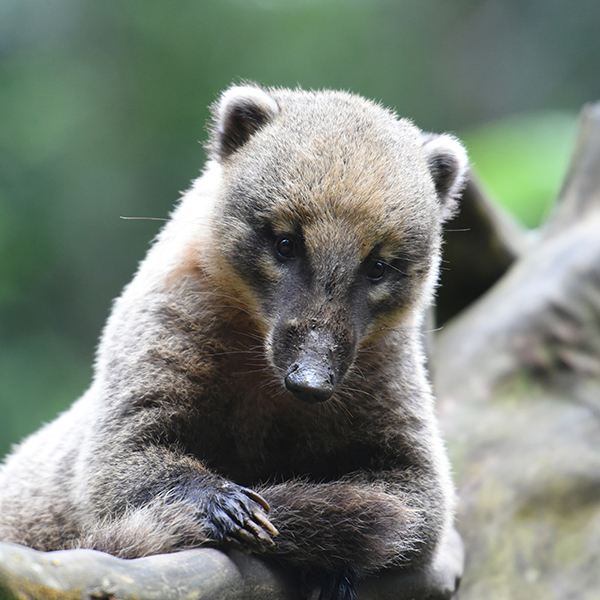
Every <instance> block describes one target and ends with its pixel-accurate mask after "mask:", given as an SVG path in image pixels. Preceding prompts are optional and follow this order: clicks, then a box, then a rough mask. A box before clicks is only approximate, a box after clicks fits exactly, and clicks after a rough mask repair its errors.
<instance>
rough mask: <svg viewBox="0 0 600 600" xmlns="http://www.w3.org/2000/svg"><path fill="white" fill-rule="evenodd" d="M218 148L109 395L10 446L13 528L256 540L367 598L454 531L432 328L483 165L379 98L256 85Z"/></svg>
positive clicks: (119, 317) (32, 532) (111, 345)
mask: <svg viewBox="0 0 600 600" xmlns="http://www.w3.org/2000/svg"><path fill="white" fill-rule="evenodd" d="M210 151H211V161H210V162H209V164H208V166H207V169H206V171H205V174H204V175H203V177H201V178H200V179H199V180H198V181H197V182H196V183H195V184H194V186H193V187H192V189H191V190H190V191H189V192H188V193H187V194H186V196H185V197H184V198H183V200H182V202H181V204H180V206H179V208H178V209H177V210H176V211H175V213H174V215H173V217H172V219H171V221H170V222H169V223H168V224H167V226H166V227H165V229H164V230H163V232H162V233H161V234H160V236H159V238H158V240H157V242H156V243H155V245H154V247H153V248H152V250H151V251H150V253H149V255H148V257H147V258H146V260H145V261H144V263H142V265H141V267H140V269H139V271H138V273H137V275H136V277H135V279H134V280H133V282H132V283H131V284H130V285H129V286H128V287H127V288H126V290H125V291H124V293H123V295H122V296H121V297H120V298H119V299H118V300H117V301H116V303H115V306H114V309H113V312H112V315H111V317H110V319H109V322H108V324H107V327H106V329H105V331H104V334H103V337H102V342H101V345H100V349H99V353H98V359H97V363H96V374H95V378H94V382H93V384H92V386H91V388H90V389H89V390H88V392H87V393H86V394H85V395H84V397H83V398H81V399H80V400H79V401H78V402H77V403H76V404H75V405H74V406H73V408H72V409H71V410H70V411H68V412H67V413H65V414H63V415H62V416H61V417H59V418H58V419H57V420H56V421H55V422H54V423H51V424H49V425H47V426H46V427H45V428H43V429H42V430H41V431H40V432H38V433H37V434H35V435H33V436H32V437H31V438H29V439H28V440H26V441H25V442H24V443H23V444H22V445H21V446H20V447H19V448H18V449H17V450H16V451H15V453H13V455H12V456H10V457H9V458H8V459H7V461H6V463H5V465H4V467H3V469H2V471H1V472H0V538H1V539H4V540H7V541H13V542H18V543H22V544H27V545H30V546H33V547H35V548H39V549H43V550H54V549H58V548H71V547H81V546H82V547H89V548H96V549H98V550H104V551H107V552H110V553H112V554H115V555H117V556H123V557H137V556H144V555H148V554H155V553H159V552H170V551H174V550H179V549H183V548H188V547H194V546H199V545H203V544H209V545H216V546H218V547H224V548H226V547H228V546H235V547H244V548H247V549H250V550H252V551H256V552H262V553H264V555H265V556H266V557H268V558H270V559H273V560H275V561H277V562H280V563H282V564H284V565H287V566H289V567H292V568H295V569H297V570H298V572H299V573H301V574H303V576H304V577H305V578H306V581H307V582H308V583H309V584H310V585H316V586H320V587H321V588H322V592H321V597H322V598H340V599H341V598H352V597H353V595H354V590H355V585H356V581H358V579H359V578H360V577H361V576H362V575H363V574H365V573H372V572H375V571H377V570H379V569H382V568H385V567H392V566H400V567H407V566H410V567H418V566H419V565H424V564H426V563H428V562H429V561H431V560H432V557H433V555H434V553H435V550H436V547H437V545H438V543H439V541H440V539H441V538H442V537H443V536H444V535H445V532H447V530H448V528H449V527H450V526H451V519H452V503H453V491H452V485H451V482H450V477H449V468H448V464H447V459H446V456H445V452H444V449H443V445H442V442H441V440H440V436H439V433H438V431H437V425H436V421H435V417H434V413H433V400H432V397H431V392H430V389H429V385H428V382H427V379H426V373H425V369H424V361H423V355H422V349H421V342H420V335H419V327H420V324H421V320H422V316H423V312H424V310H425V308H426V306H427V305H428V303H429V301H430V298H431V295H432V291H433V288H434V285H435V281H436V278H437V269H438V262H439V247H440V226H441V222H442V221H443V219H444V218H446V217H447V216H448V215H449V214H450V213H451V211H452V209H453V205H454V198H455V196H456V194H457V193H458V191H459V190H460V186H461V183H462V179H463V175H464V171H465V168H466V158H465V155H464V152H463V151H462V148H461V147H460V145H459V144H458V142H456V141H455V140H454V139H453V138H449V137H448V136H441V137H436V136H422V135H421V133H420V132H419V131H418V130H417V129H416V128H415V127H414V126H412V125H411V124H410V123H408V122H407V121H402V120H398V119H397V118H396V117H395V115H393V114H392V113H390V112H388V111H386V110H384V109H382V108H381V107H379V106H376V105H374V104H372V103H370V102H368V101H366V100H363V99H361V98H359V97H356V96H351V95H349V94H344V93H336V92H322V93H308V92H302V91H287V90H269V91H265V90H261V89H260V88H255V87H242V88H232V89H230V90H228V91H227V92H226V93H225V94H224V96H223V98H222V99H221V101H220V103H219V104H218V105H217V106H216V107H215V123H214V128H213V132H212V136H211V145H210ZM288 238H289V240H288ZM282 239H284V240H286V241H290V240H291V241H290V244H291V245H293V248H294V252H295V254H294V256H292V257H287V256H283V255H282V254H281V253H279V250H278V248H280V246H279V245H278V244H279V243H280V240H282ZM290 244H288V246H289V245H290ZM281 248H283V249H284V251H285V249H286V244H285V243H284V244H283V246H281ZM378 261H379V262H380V263H385V266H384V267H383V268H384V271H385V276H384V277H381V278H379V279H378V278H377V277H371V274H374V275H378V273H377V269H379V268H381V265H378V264H377V262H378ZM315 382H316V383H315ZM286 388H287V389H286ZM294 396H297V397H294ZM302 400H304V401H302ZM246 488H247V489H246ZM250 490H252V491H250ZM256 494H260V496H261V497H262V498H261V497H259V496H257V495H256ZM263 499H264V500H263ZM267 504H268V506H269V507H270V513H268V515H267V508H268V507H267ZM275 528H276V529H275Z"/></svg>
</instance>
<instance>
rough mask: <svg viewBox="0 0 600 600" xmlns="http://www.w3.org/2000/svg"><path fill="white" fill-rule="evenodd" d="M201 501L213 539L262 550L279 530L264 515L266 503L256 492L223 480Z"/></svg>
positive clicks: (255, 550)
mask: <svg viewBox="0 0 600 600" xmlns="http://www.w3.org/2000/svg"><path fill="white" fill-rule="evenodd" d="M204 504H205V506H204V509H205V511H206V514H207V517H208V519H207V520H208V523H209V526H211V528H212V529H213V533H214V536H215V539H216V541H218V542H223V543H225V544H228V545H231V546H233V547H235V548H237V549H239V550H243V551H245V552H249V551H251V552H264V551H265V550H266V549H267V548H268V547H269V546H273V545H274V544H275V542H274V541H273V536H276V535H279V532H278V531H277V529H276V528H275V527H274V526H273V524H272V523H271V522H270V521H269V519H268V518H267V513H268V512H269V511H270V508H269V505H268V504H267V502H266V501H265V500H264V498H262V497H261V496H259V495H258V494H257V493H256V492H253V491H252V490H250V489H248V488H245V487H241V486H239V485H236V484H235V483H231V482H224V483H223V484H222V485H220V486H219V487H218V488H217V489H216V490H214V492H213V493H211V494H210V496H209V497H208V498H206V499H205V502H204Z"/></svg>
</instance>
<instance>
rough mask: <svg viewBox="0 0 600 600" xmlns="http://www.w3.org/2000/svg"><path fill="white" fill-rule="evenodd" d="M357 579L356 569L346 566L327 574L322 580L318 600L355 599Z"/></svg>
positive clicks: (358, 573)
mask: <svg viewBox="0 0 600 600" xmlns="http://www.w3.org/2000/svg"><path fill="white" fill-rule="evenodd" d="M359 581H360V572H359V571H358V569H353V568H347V569H344V570H343V571H340V572H339V573H334V574H328V575H327V576H325V578H324V580H323V585H322V586H321V594H320V595H319V600H355V599H356V589H357V587H358V583H359Z"/></svg>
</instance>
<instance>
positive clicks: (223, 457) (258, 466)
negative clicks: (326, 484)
mask: <svg viewBox="0 0 600 600" xmlns="http://www.w3.org/2000/svg"><path fill="white" fill-rule="evenodd" d="M286 396H290V397H283V398H279V399H273V400H271V401H270V402H269V406H268V407H264V406H263V407H260V406H258V405H257V402H258V400H259V399H258V398H256V397H252V396H250V397H247V396H245V394H244V393H243V390H240V393H239V395H238V396H237V398H233V399H229V401H225V402H224V406H223V407H222V410H220V411H217V413H212V415H211V416H210V417H208V418H205V419H202V420H199V421H198V422H197V424H196V427H195V428H194V430H193V434H192V435H193V437H192V439H190V446H191V447H190V450H191V451H192V453H193V454H194V455H196V456H197V457H198V458H199V459H200V460H202V461H203V462H204V463H205V464H206V466H207V467H208V468H210V469H211V470H214V471H216V472H218V473H219V474H221V475H223V476H226V477H228V478H230V479H232V480H233V481H235V482H236V483H239V484H241V485H246V486H251V485H254V484H257V483H259V482H267V481H283V480H287V479H291V478H292V477H307V478H308V479H310V480H314V481H328V480H333V479H338V478H339V477H341V476H343V475H344V474H346V473H351V472H353V471H357V470H359V469H377V468H381V464H380V463H381V457H379V456H378V453H379V451H375V449H374V448H375V447H376V445H375V444H374V443H371V442H370V440H369V437H370V436H369V435H365V434H364V430H363V427H362V426H360V427H359V426H356V425H354V424H353V422H352V419H351V416H350V414H349V413H348V409H346V410H345V411H344V409H342V408H341V407H337V410H336V409H335V408H333V410H332V407H324V406H305V405H302V404H301V403H300V401H299V400H297V399H295V398H293V397H291V395H286ZM326 408H327V409H328V410H327V409H326Z"/></svg>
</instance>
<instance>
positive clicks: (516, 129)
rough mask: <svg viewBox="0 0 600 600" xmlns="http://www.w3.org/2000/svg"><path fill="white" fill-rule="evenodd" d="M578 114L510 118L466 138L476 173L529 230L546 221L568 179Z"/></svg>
mask: <svg viewBox="0 0 600 600" xmlns="http://www.w3.org/2000/svg"><path fill="white" fill-rule="evenodd" d="M576 130H577V115H576V114H574V113H573V114H571V113H559V112H552V113H543V112H542V113H534V114H530V115H523V116H517V117H509V118H507V119H503V120H500V121H497V122H494V123H491V124H489V125H485V126H483V127H479V128H477V129H476V130H474V131H469V132H467V133H465V134H463V136H462V138H463V140H464V141H465V143H466V145H467V148H468V150H469V154H470V157H471V161H472V163H473V166H474V169H475V171H476V172H477V174H478V175H479V177H480V178H481V180H482V182H483V183H484V185H485V186H486V187H487V189H488V190H489V192H491V194H492V196H493V197H495V198H496V199H497V200H498V201H499V202H500V203H501V204H502V205H503V206H504V207H505V208H507V209H508V210H509V211H510V212H512V213H513V214H514V215H515V216H516V217H518V218H519V219H520V220H521V221H522V222H523V223H524V224H525V225H527V226H528V227H537V226H538V225H539V224H540V223H541V222H543V221H544V219H545V217H546V216H547V214H548V210H549V209H550V207H551V206H552V204H553V201H554V200H555V199H556V197H557V195H558V193H559V191H560V185H561V183H562V180H563V178H564V176H565V175H566V171H567V167H568V162H569V157H570V155H571V152H572V149H573V144H574V142H575V135H576Z"/></svg>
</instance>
